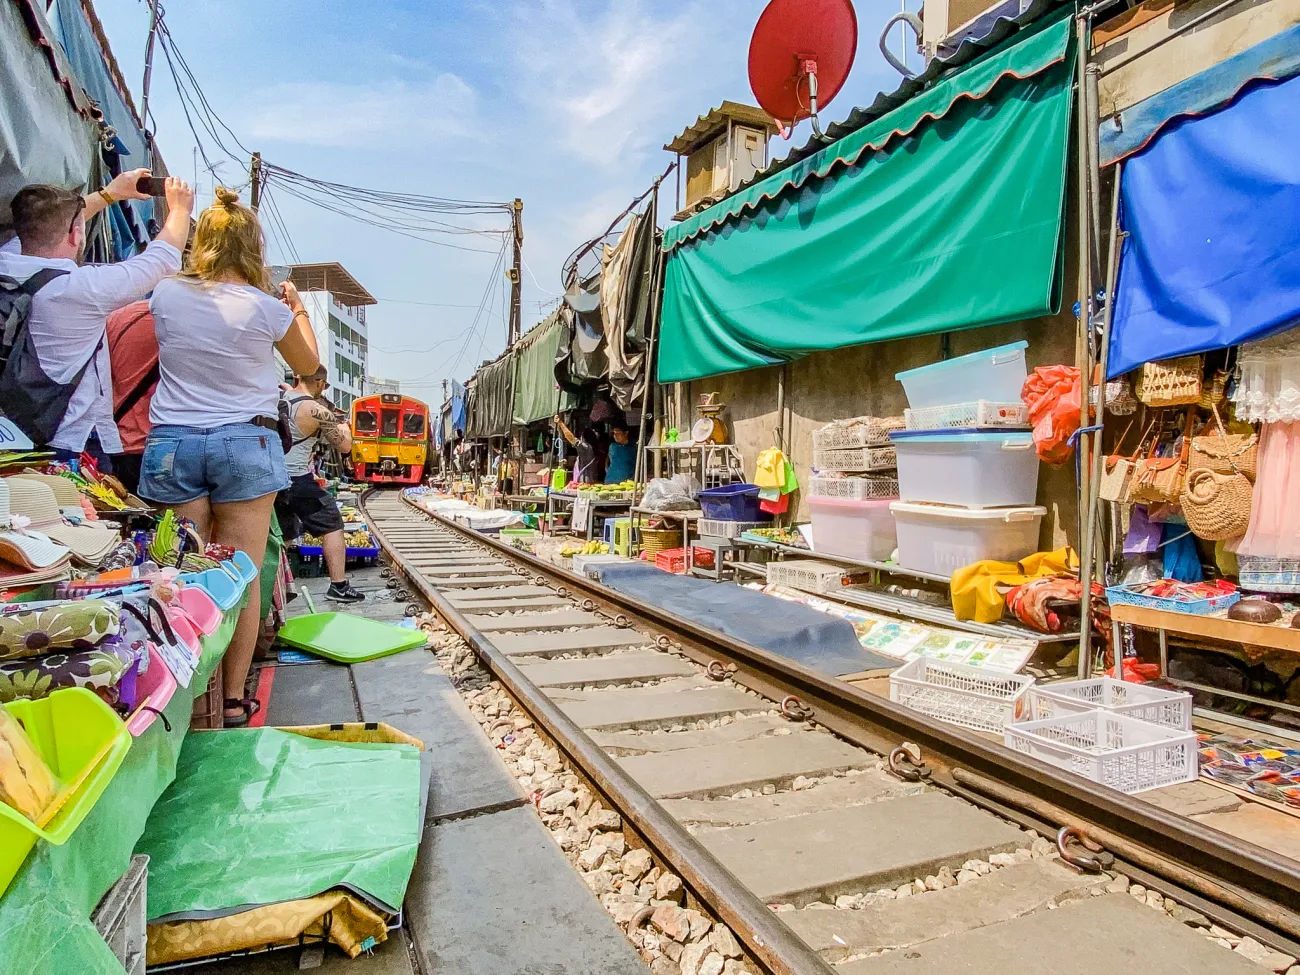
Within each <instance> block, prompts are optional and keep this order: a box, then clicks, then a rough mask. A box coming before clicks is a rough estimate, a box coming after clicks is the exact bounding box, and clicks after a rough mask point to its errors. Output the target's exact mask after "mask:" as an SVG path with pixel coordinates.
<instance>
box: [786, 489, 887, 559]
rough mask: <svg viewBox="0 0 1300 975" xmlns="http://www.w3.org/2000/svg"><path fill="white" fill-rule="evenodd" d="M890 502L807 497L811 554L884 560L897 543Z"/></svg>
mask: <svg viewBox="0 0 1300 975" xmlns="http://www.w3.org/2000/svg"><path fill="white" fill-rule="evenodd" d="M890 503H891V502H890V500H889V499H888V498H884V499H881V500H878V501H854V500H851V499H849V498H816V497H813V498H809V499H808V510H809V511H810V512H811V513H812V526H813V552H814V554H816V555H838V556H840V557H841V558H846V559H862V560H864V561H868V562H884V561H886V560H887V559H888V558H889V557H890V555H892V554H893V552H894V549H895V548H896V547H897V545H898V535H897V532H896V530H895V529H894V513H893V512H892V511H890V510H889V505H890Z"/></svg>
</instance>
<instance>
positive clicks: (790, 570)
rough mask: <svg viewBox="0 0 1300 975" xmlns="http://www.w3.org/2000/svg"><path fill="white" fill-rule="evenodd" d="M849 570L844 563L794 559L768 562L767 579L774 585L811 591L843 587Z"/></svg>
mask: <svg viewBox="0 0 1300 975" xmlns="http://www.w3.org/2000/svg"><path fill="white" fill-rule="evenodd" d="M848 579H849V571H848V570H847V569H845V568H844V566H842V565H835V564H834V563H831V562H819V561H818V560H817V559H793V560H789V561H785V562H769V563H767V581H768V582H769V583H771V584H772V585H774V586H792V587H794V588H795V589H806V590H808V591H809V592H834V591H835V590H836V589H843V588H844V585H845V582H846V581H847V580H848Z"/></svg>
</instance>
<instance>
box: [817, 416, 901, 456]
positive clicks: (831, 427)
mask: <svg viewBox="0 0 1300 975" xmlns="http://www.w3.org/2000/svg"><path fill="white" fill-rule="evenodd" d="M902 428H903V418H902V417H900V416H857V417H854V418H853V419H851V420H836V421H835V422H834V423H828V424H826V426H824V427H818V428H817V429H816V430H814V431H813V437H812V441H813V450H842V449H845V448H849V447H881V446H884V445H886V444H888V443H889V432H890V431H891V430H901V429H902Z"/></svg>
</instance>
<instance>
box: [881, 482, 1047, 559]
mask: <svg viewBox="0 0 1300 975" xmlns="http://www.w3.org/2000/svg"><path fill="white" fill-rule="evenodd" d="M889 509H890V510H891V511H892V512H893V513H894V524H895V526H896V527H897V529H898V562H899V564H900V565H901V566H902V567H903V568H905V569H911V570H913V571H914V572H928V573H931V574H933V575H938V576H944V577H948V576H951V575H952V574H953V573H954V572H956V571H957V570H958V569H960V568H961V567H962V566H966V565H970V564H971V563H972V562H979V561H982V560H983V559H997V560H998V561H1000V562H1018V561H1019V560H1020V559H1022V558H1024V557H1025V556H1026V555H1029V554H1031V553H1033V552H1036V551H1038V526H1039V525H1040V524H1041V523H1042V521H1043V516H1044V515H1045V514H1047V509H1046V508H1041V507H1038V506H1027V507H1022V508H983V509H979V508H974V509H972V508H948V507H944V506H942V505H931V504H914V503H912V502H909V501H891V502H890V504H889Z"/></svg>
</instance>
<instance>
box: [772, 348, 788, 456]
mask: <svg viewBox="0 0 1300 975" xmlns="http://www.w3.org/2000/svg"><path fill="white" fill-rule="evenodd" d="M774 432H775V433H776V445H777V446H778V447H780V448H781V450H782V451H784V450H785V366H784V365H782V366H781V368H780V369H778V370H777V373H776V430H775V431H774Z"/></svg>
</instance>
